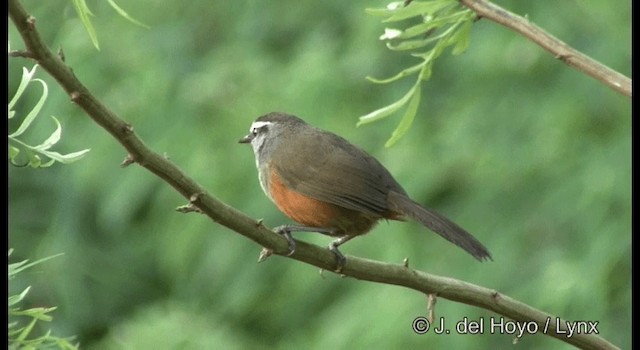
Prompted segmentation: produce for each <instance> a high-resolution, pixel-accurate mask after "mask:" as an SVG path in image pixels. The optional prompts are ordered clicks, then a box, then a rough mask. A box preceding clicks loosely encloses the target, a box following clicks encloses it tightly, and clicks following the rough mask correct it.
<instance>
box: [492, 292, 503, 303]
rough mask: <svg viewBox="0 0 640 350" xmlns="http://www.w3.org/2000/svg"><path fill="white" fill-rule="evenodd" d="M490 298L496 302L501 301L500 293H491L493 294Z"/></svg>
mask: <svg viewBox="0 0 640 350" xmlns="http://www.w3.org/2000/svg"><path fill="white" fill-rule="evenodd" d="M491 297H492V298H493V299H494V300H496V301H497V300H498V299H501V297H500V293H498V292H493V293H492V294H491Z"/></svg>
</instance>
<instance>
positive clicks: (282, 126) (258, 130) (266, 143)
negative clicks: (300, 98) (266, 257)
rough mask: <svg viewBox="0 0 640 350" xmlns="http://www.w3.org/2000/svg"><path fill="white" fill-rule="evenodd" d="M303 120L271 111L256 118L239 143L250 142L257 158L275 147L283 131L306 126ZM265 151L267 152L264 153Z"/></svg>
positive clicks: (293, 130)
mask: <svg viewBox="0 0 640 350" xmlns="http://www.w3.org/2000/svg"><path fill="white" fill-rule="evenodd" d="M308 126H309V125H308V124H307V123H305V121H304V120H302V119H300V118H298V117H296V116H293V115H290V114H286V113H281V112H271V113H269V114H265V115H263V116H261V117H259V118H258V119H256V120H255V121H254V122H253V123H252V124H251V127H250V128H249V133H248V134H247V135H245V136H244V137H243V138H241V139H240V141H238V142H240V143H251V147H252V148H253V153H255V155H256V161H257V160H258V159H257V158H258V157H260V156H266V155H268V153H269V152H270V151H271V150H273V148H275V147H276V146H277V144H278V142H279V140H281V137H280V136H282V135H283V134H284V133H285V131H286V132H289V133H295V132H296V129H298V128H300V127H303V128H304V127H308ZM264 152H267V154H264Z"/></svg>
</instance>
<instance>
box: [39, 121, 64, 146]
mask: <svg viewBox="0 0 640 350" xmlns="http://www.w3.org/2000/svg"><path fill="white" fill-rule="evenodd" d="M51 118H53V121H54V122H55V123H56V129H55V130H54V131H53V133H51V135H50V136H49V137H48V138H47V139H46V140H44V142H42V143H41V144H39V145H37V146H33V147H32V149H33V150H36V151H45V150H48V149H49V148H51V146H53V145H55V144H56V143H58V141H60V136H62V126H61V125H60V122H59V121H58V119H56V117H54V116H51Z"/></svg>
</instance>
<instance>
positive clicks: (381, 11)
mask: <svg viewBox="0 0 640 350" xmlns="http://www.w3.org/2000/svg"><path fill="white" fill-rule="evenodd" d="M402 6H404V1H393V2H390V3H389V4H388V5H387V7H386V8H367V9H364V12H365V13H367V14H369V15H372V16H389V15H391V13H393V10H395V9H397V8H400V7H402Z"/></svg>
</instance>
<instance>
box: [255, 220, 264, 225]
mask: <svg viewBox="0 0 640 350" xmlns="http://www.w3.org/2000/svg"><path fill="white" fill-rule="evenodd" d="M263 221H264V219H258V220H257V221H256V227H260V226H262V227H264V225H263Z"/></svg>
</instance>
